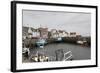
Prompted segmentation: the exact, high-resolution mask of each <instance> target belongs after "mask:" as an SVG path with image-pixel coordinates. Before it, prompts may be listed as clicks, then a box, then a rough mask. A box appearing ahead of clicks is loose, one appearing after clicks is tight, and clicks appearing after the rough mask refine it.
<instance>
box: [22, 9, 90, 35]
mask: <svg viewBox="0 0 100 73" xmlns="http://www.w3.org/2000/svg"><path fill="white" fill-rule="evenodd" d="M23 26H31V27H33V28H39V27H40V26H41V27H48V28H49V30H51V29H58V30H59V29H60V30H66V31H67V32H77V33H79V34H81V35H83V36H90V34H91V14H90V13H79V12H54V11H35V10H23Z"/></svg>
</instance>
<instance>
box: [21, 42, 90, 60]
mask: <svg viewBox="0 0 100 73" xmlns="http://www.w3.org/2000/svg"><path fill="white" fill-rule="evenodd" d="M58 49H63V50H64V51H65V52H68V51H71V52H72V55H73V60H88V59H91V47H86V46H82V45H76V44H69V43H52V44H48V45H45V46H44V48H32V49H30V54H33V53H36V52H37V51H38V52H43V53H45V54H47V55H49V56H51V57H55V51H56V50H58ZM26 61H27V62H29V61H28V60H26ZM23 62H25V60H23Z"/></svg>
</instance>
